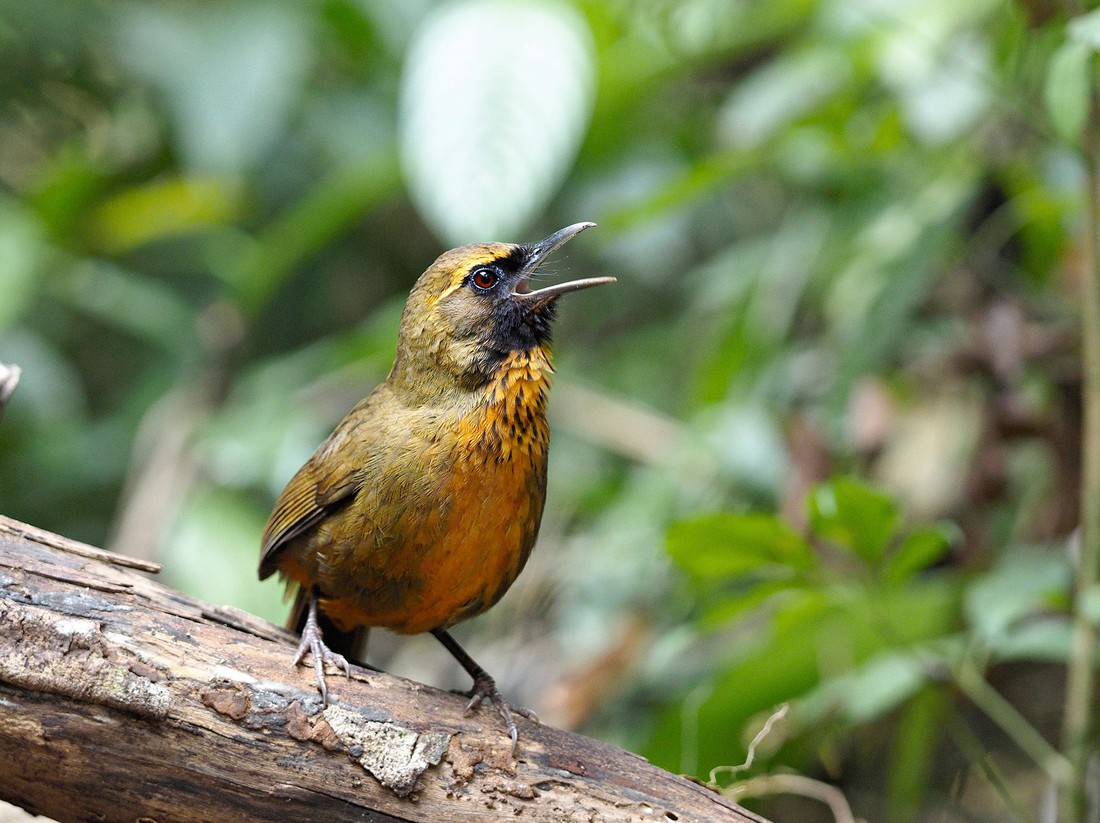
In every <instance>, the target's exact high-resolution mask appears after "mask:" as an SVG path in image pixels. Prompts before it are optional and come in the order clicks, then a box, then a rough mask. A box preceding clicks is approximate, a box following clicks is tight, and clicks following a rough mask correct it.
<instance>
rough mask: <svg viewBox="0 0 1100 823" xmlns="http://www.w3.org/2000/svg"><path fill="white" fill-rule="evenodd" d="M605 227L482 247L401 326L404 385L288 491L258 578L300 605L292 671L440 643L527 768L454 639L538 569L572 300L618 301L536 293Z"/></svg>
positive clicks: (436, 273)
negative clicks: (529, 570)
mask: <svg viewBox="0 0 1100 823" xmlns="http://www.w3.org/2000/svg"><path fill="white" fill-rule="evenodd" d="M594 225H595V224H594V223H589V222H584V223H575V224H573V225H570V226H566V227H565V228H563V229H561V230H560V231H557V232H555V233H553V234H551V235H550V236H549V237H547V238H546V239H544V240H542V241H541V242H539V243H535V244H533V245H524V244H512V243H476V244H471V245H466V246H461V247H459V248H455V249H452V250H450V251H447V252H444V253H443V254H441V255H440V256H439V257H438V258H437V259H436V260H435V262H434V263H432V264H431V265H430V266H429V267H428V268H427V270H425V271H424V273H423V274H422V275H421V276H420V277H419V278H418V279H417V281H416V283H415V284H414V285H413V287H412V290H411V291H410V293H409V297H408V300H407V301H406V304H405V309H404V311H403V313H402V315H401V323H400V328H399V332H398V339H397V349H396V354H395V356H394V362H393V367H392V369H391V370H390V372H389V375H388V376H387V378H386V379H385V381H383V382H382V383H380V384H379V385H378V386H377V387H375V388H374V390H373V391H371V392H370V393H369V394H368V395H367V396H366V397H365V398H364V399H363V400H361V401H360V402H359V403H358V404H357V405H356V406H355V407H354V408H353V409H352V410H351V411H350V412H349V413H348V414H347V416H345V417H344V419H343V420H341V421H340V423H338V424H337V426H336V428H335V429H334V430H333V432H332V433H331V434H330V435H329V436H328V437H327V438H326V439H325V440H324V441H323V442H322V443H321V445H320V446H319V447H318V448H317V450H316V451H315V452H314V454H313V456H312V457H310V459H309V460H308V461H307V462H306V463H305V465H303V466H302V467H301V468H300V469H299V470H298V472H297V473H296V474H295V475H294V476H293V477H292V478H291V480H290V482H288V483H287V485H286V487H285V488H284V489H283V491H282V493H281V494H280V495H279V497H278V499H277V500H276V502H275V506H274V509H273V511H272V513H271V516H270V518H269V519H268V522H267V525H266V527H265V528H264V531H263V536H262V539H261V548H260V563H259V577H260V579H261V580H264V579H267V578H268V577H270V576H271V575H273V574H275V573H278V574H279V576H280V577H281V578H282V579H283V581H284V582H285V583H286V584H287V587H288V594H289V593H293V594H294V598H295V599H294V606H293V608H292V609H291V613H290V616H289V618H288V621H287V626H288V628H290V629H292V630H295V631H300V632H301V643H300V644H299V646H298V648H297V650H296V652H295V656H294V661H293V665H295V666H297V665H300V664H303V661H304V660H305V657H306V655H307V654H308V655H310V656H311V657H312V662H313V668H314V673H315V678H316V682H317V687H318V690H319V692H320V695H321V699H322V702H323V703H324V704H326V705H327V703H328V687H327V684H326V680H325V664H326V663H329V664H332V665H333V666H335V667H337V668H338V669H340V670H342V671H343V672H344V674H346V675H349V676H350V671H351V669H350V664H349V663H348V660H347V657H345V655H353V656H354V655H361V653H362V649H363V647H364V646H365V638H366V633H367V632H368V631H369V629H370V628H371V627H384V628H387V629H390V630H392V631H394V632H396V633H398V634H405V635H413V634H420V633H423V632H430V633H431V634H432V635H434V636H435V638H436V639H437V640H439V642H440V643H442V644H443V646H444V648H445V649H447V651H448V652H450V653H451V655H452V656H453V657H454V658H455V659H456V660H457V661H458V663H459V664H460V665H461V666H462V668H463V669H465V670H466V672H467V673H468V674H469V675H470V677H471V678H473V686H472V688H471V689H470V691H469V692H468V693H467V694H468V696H469V698H470V699H469V702H468V703H467V705H466V711H467V712H470V711H472V710H473V709H474V708H475V707H476V706H478V705H480V704H481V703H483V702H485V701H488V702H489V703H490V704H492V705H493V706H494V707H495V708H496V710H497V711H498V713H499V714H500V716H501V717H502V718H503V720H504V723H505V725H506V727H507V730H508V734H509V736H510V737H511V740H512V750H513V752H514V751H515V748H516V744H517V742H518V730H517V727H516V723H515V719H514V717H513V712H515V713H518V714H522V715H524V716H527V717H534V715H533V713H532V712H530V711H529V710H526V709H521V708H519V707H512V706H510V705H509V704H508V703H507V702H506V701H505V700H504V698H503V696H502V695H501V693H500V691H499V689H498V688H497V686H496V682H495V680H494V679H493V677H492V676H491V675H490V674H489V673H488V672H487V671H486V670H485V669H484V668H482V667H481V666H480V665H479V664H478V663H477V662H475V661H474V659H473V658H472V657H471V656H470V655H469V654H467V653H466V651H465V650H464V649H463V648H462V647H461V646H460V645H459V644H458V643H457V642H456V641H455V639H454V638H453V637H452V635H451V634H450V632H449V629H450V628H451V627H452V626H454V625H455V624H457V623H459V622H461V621H463V620H466V619H469V618H471V617H474V616H476V615H478V614H481V613H482V612H484V611H486V610H487V609H488V608H490V607H491V606H493V605H494V604H495V603H496V602H497V601H498V600H500V598H501V596H503V594H504V593H505V592H506V591H507V590H508V588H509V587H510V586H511V585H512V583H513V582H514V581H515V579H516V577H517V575H519V573H520V571H521V570H522V569H523V566H524V564H525V563H526V561H527V558H528V556H529V555H530V553H531V549H532V547H533V546H534V544H535V540H536V537H537V536H538V531H539V524H540V521H541V519H542V511H543V505H544V503H545V499H546V463H547V451H548V447H549V438H550V431H549V427H548V425H547V420H546V405H547V396H548V394H547V393H548V390H549V387H550V378H551V374H552V373H553V371H554V369H553V365H552V360H551V353H550V342H551V326H552V324H553V321H554V318H555V315H556V308H557V302H558V298H560V297H561V296H562V295H564V294H568V293H571V292H575V291H580V290H582V289H588V288H591V287H594V286H600V285H605V284H609V283H614V282H615V278H613V277H591V278H585V279H580V280H572V281H568V282H564V283H559V284H556V285H549V286H545V287H543V288H540V289H532V288H531V278H532V277H533V276H534V275H535V274H536V272H537V271H538V269H539V267H540V265H541V264H542V263H544V262H545V261H546V260H547V258H548V257H550V255H551V254H552V253H553V252H555V251H556V250H557V249H559V248H560V247H561V246H563V245H564V244H565V243H567V242H568V241H569V240H571V239H572V238H574V237H575V236H576V235H578V234H580V233H581V232H582V231H584V230H585V229H588V228H591V227H592V226H594Z"/></svg>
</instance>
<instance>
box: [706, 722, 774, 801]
mask: <svg viewBox="0 0 1100 823" xmlns="http://www.w3.org/2000/svg"><path fill="white" fill-rule="evenodd" d="M790 708H791V705H790V703H784V704H783V705H782V706H780V707H779V708H778V709H776V710H775V711H774V712H772V715H771V717H769V718H768V719H767V721H766V722H765V723H764V727H763V728H762V729H761V730H760V731H758V732H757V733H756V737H754V738H753V739H752V742H751V743H749V751H748V754H746V755H745V762H744V763H742V764H741V765H740V766H715V767H714V768H713V769H711V770H710V783H711V785H712V786H713V785H715V784H716V783H717V781H718V775H720V774H731V775H732V774H737V773H738V772H743V771H746V770H747V769H749V768H751V767H752V761H753V760H755V759H756V747H757V746H759V745H760V744H761V743H762V742H763V740H764V738H765V737H767V736H768V735H769V734H770V733H771V730H772V726H774V725H775V724H776V723H777V722H778V721H780V720H782V719H783V718H784V717H786V716H787V712H788V711H789V710H790Z"/></svg>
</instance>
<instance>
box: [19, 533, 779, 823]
mask: <svg viewBox="0 0 1100 823" xmlns="http://www.w3.org/2000/svg"><path fill="white" fill-rule="evenodd" d="M154 568H155V567H154V564H149V563H146V562H144V561H137V560H133V559H130V558H125V557H120V556H117V555H111V554H109V553H107V552H104V551H102V550H99V549H95V548H93V547H91V546H85V545H83V544H79V543H74V542H73V541H70V540H67V539H65V538H62V537H59V536H57V535H53V534H49V533H47V532H42V531H40V530H38V529H35V528H33V527H30V526H26V525H24V524H21V523H18V522H16V521H13V520H10V519H8V518H4V517H0V799H4V800H7V801H9V802H12V803H14V804H16V805H19V806H22V807H24V808H26V809H28V810H30V811H33V812H35V813H39V814H43V815H47V816H49V817H52V818H54V819H55V820H58V821H61V822H62V823H68V821H122V820H126V821H134V820H140V821H146V823H148V821H161V822H162V823H167V821H180V823H187V822H188V821H214V820H217V821H258V820H280V821H283V823H294V822H295V821H313V820H324V821H326V823H337V822H338V821H345V820H349V821H350V820H357V821H363V820H367V821H393V820H400V821H422V820H423V821H440V822H441V823H447V822H448V821H464V820H490V819H495V818H498V817H500V818H504V817H507V818H512V817H520V818H522V819H524V820H529V821H573V820H576V821H689V820H699V821H704V820H706V821H740V822H742V823H744V822H746V821H755V823H761V821H762V818H759V817H757V816H756V815H754V814H752V813H750V812H747V811H745V810H743V809H740V808H739V807H737V806H735V805H734V804H733V803H731V802H729V801H728V800H726V799H724V798H722V797H720V796H719V795H717V794H715V793H713V792H711V791H710V790H708V789H706V788H704V787H702V786H699V785H697V784H695V783H692V782H691V781H689V780H686V779H684V778H681V777H677V776H675V775H672V774H669V773H668V772H665V771H662V770H661V769H658V768H656V767H654V766H652V765H650V764H649V763H647V762H646V761H645V760H644V759H642V758H640V757H638V756H636V755H633V754H630V753H629V752H625V751H623V750H621V749H617V748H615V747H613V746H609V745H606V744H603V743H600V742H598V741H595V740H591V739H588V738H585V737H582V736H579V735H576V734H571V733H569V732H564V731H561V730H558V729H554V728H551V727H549V726H544V725H537V724H534V723H531V722H527V721H524V720H522V719H521V720H520V722H521V728H520V732H521V739H520V745H519V749H518V750H517V752H516V754H515V756H514V757H513V756H512V755H511V752H510V746H509V740H508V738H507V736H506V734H505V733H504V730H503V727H502V724H501V723H500V721H499V717H498V716H497V715H496V714H495V713H494V712H492V711H490V710H484V709H483V710H482V711H480V712H475V713H473V714H472V715H469V716H467V715H464V714H463V707H464V703H465V701H464V699H463V698H462V697H460V696H457V695H453V694H450V693H446V692H442V691H439V690H437V689H432V688H429V687H427V686H422V685H420V684H417V683H412V682H410V681H407V680H403V679H401V678H398V677H393V676H390V675H386V674H378V673H374V672H369V671H366V670H363V669H358V668H356V669H354V671H353V675H352V677H351V679H350V680H348V679H345V678H343V677H341V676H338V675H335V674H330V681H329V682H330V691H331V692H332V700H331V703H330V705H329V706H328V707H327V708H326V707H324V706H322V705H321V702H320V700H319V698H318V695H317V692H316V688H315V686H314V684H313V680H312V673H311V671H310V670H308V669H301V668H298V669H295V668H292V667H291V666H290V658H291V655H292V653H293V648H294V639H293V637H292V636H291V635H290V634H289V633H287V632H285V631H284V630H282V629H279V628H277V627H275V626H272V625H271V624H269V623H267V622H265V621H262V620H260V619H258V618H256V617H253V616H251V615H249V614H245V613H243V612H240V611H237V610H234V609H228V608H214V607H211V606H208V605H205V604H203V603H201V602H199V601H196V600H194V599H192V598H189V597H186V596H184V595H182V594H180V593H179V592H175V591H172V590H171V589H168V588H166V587H165V586H163V585H161V584H159V583H157V582H156V581H154V580H152V579H150V578H148V577H147V576H145V575H143V574H140V573H139V570H145V571H151V570H154Z"/></svg>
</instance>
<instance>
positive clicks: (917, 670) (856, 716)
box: [798, 652, 925, 724]
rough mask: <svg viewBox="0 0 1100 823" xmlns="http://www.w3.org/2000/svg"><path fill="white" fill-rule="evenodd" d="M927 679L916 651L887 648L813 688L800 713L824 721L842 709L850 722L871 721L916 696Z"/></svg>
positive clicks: (804, 718)
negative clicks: (857, 665)
mask: <svg viewBox="0 0 1100 823" xmlns="http://www.w3.org/2000/svg"><path fill="white" fill-rule="evenodd" d="M924 682H925V674H924V667H923V666H922V664H921V660H920V658H919V656H918V655H917V654H916V653H915V652H884V653H883V654H880V655H878V656H876V657H874V658H872V659H871V660H869V661H868V662H867V663H865V664H863V665H862V666H860V667H858V668H857V669H856V670H854V671H852V672H849V673H848V674H845V675H841V676H840V677H836V678H833V679H831V680H828V681H826V682H824V683H822V684H821V686H820V687H818V688H816V689H814V690H812V691H810V692H809V693H808V694H807V695H806V697H805V698H803V700H801V701H800V705H799V710H798V713H799V716H800V718H801V719H802V720H803V721H811V722H820V721H821V720H822V719H824V717H825V716H826V715H828V714H831V713H833V712H837V711H838V712H839V713H840V715H841V717H843V718H844V719H845V720H846V721H848V722H849V723H856V724H859V723H869V722H871V721H872V720H877V719H878V718H879V717H881V716H882V715H884V714H886V712H888V711H890V710H892V709H894V708H895V707H897V706H899V705H900V704H901V703H903V702H904V701H905V700H907V699H909V698H910V697H912V696H913V695H914V694H915V693H916V692H917V690H918V689H920V687H921V686H922V685H924Z"/></svg>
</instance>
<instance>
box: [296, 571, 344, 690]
mask: <svg viewBox="0 0 1100 823" xmlns="http://www.w3.org/2000/svg"><path fill="white" fill-rule="evenodd" d="M317 600H318V596H317V590H316V589H313V590H312V591H311V592H310V593H309V611H308V612H306V623H305V625H304V626H302V642H301V643H299V644H298V651H297V652H295V654H294V665H295V666H297V665H298V664H299V663H301V662H302V659H303V658H304V657H305V656H306V652H309V653H310V654H312V655H313V671H315V672H316V673H317V687H318V688H319V689H320V690H321V702H322V703H323V704H324V705H326V706H327V705H328V686H327V685H326V684H325V663H332V664H333V665H334V666H336V667H337V668H338V669H343V670H344V674H345V675H347V676H348V677H351V666H350V665H348V661H347V660H346V659H345V658H344V656H343V655H342V654H337V653H336V652H334V651H332V649H330V648H329V647H328V646H326V645H325V641H324V639H323V637H322V635H321V627H320V625H318V623H317Z"/></svg>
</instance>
